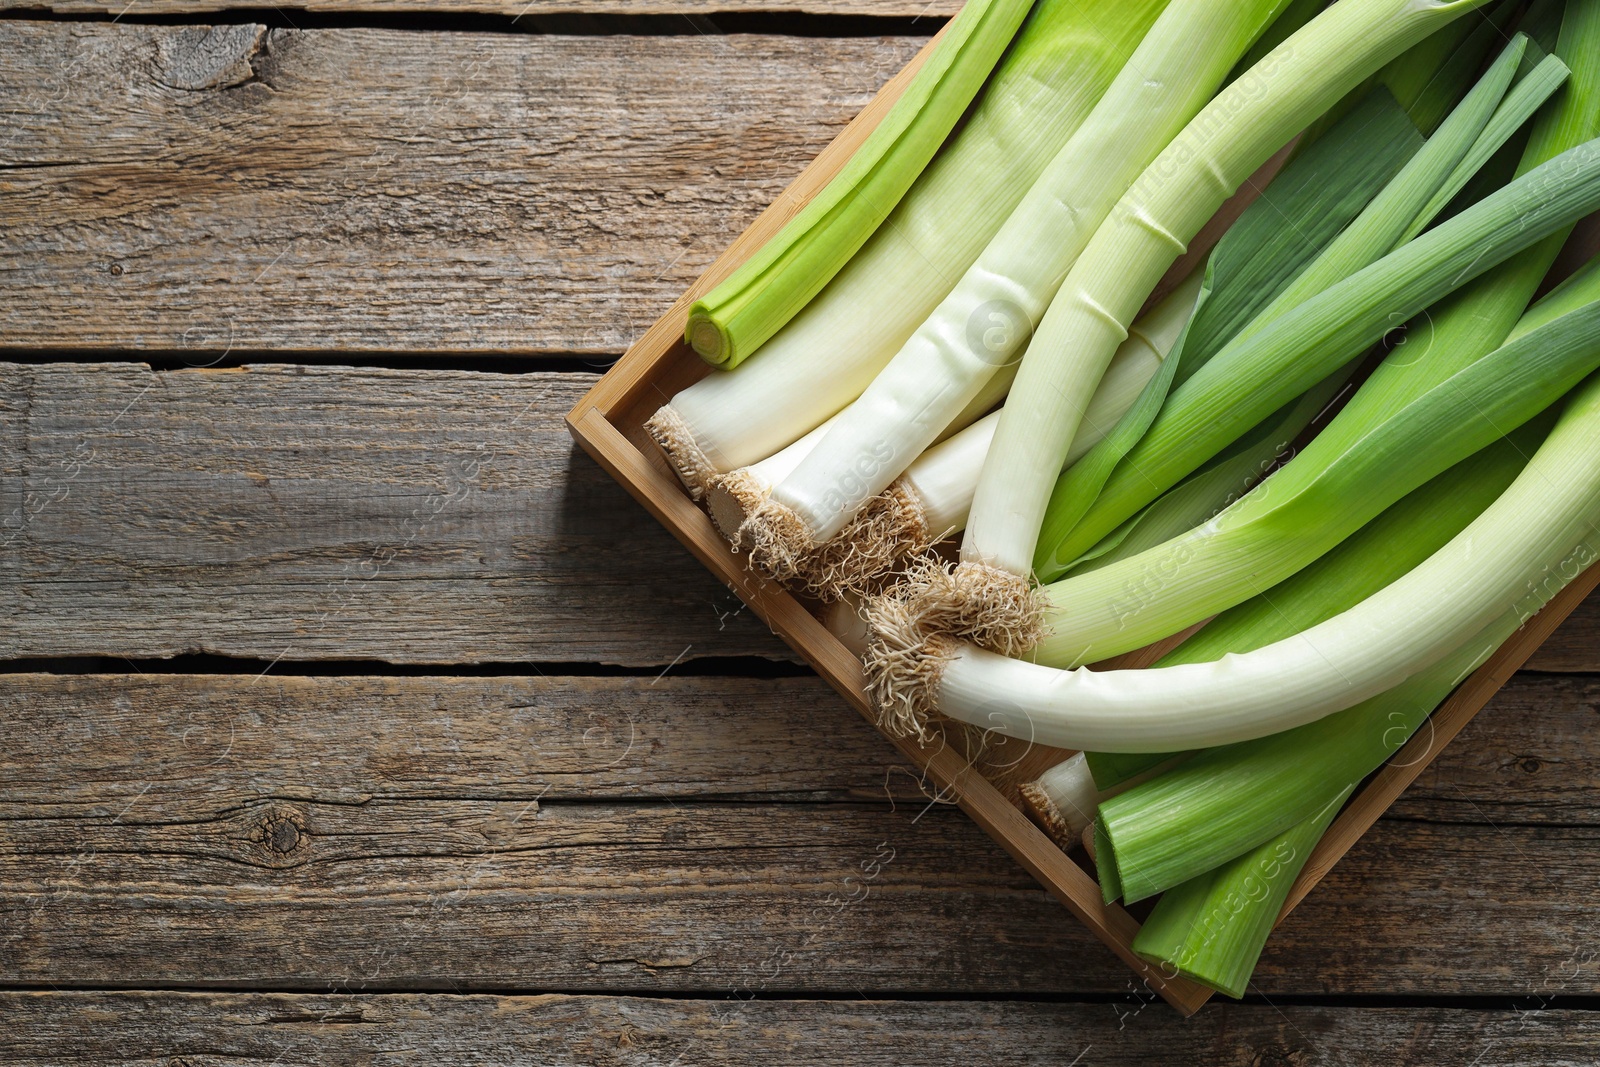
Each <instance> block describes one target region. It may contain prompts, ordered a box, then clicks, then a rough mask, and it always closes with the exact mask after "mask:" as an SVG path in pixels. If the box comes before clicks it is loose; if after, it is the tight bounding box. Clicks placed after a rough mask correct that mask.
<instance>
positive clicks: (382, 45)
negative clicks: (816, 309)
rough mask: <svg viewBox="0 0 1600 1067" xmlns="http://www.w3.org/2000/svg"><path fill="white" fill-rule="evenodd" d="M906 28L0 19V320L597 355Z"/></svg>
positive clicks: (267, 340)
mask: <svg viewBox="0 0 1600 1067" xmlns="http://www.w3.org/2000/svg"><path fill="white" fill-rule="evenodd" d="M933 28H935V27H934V26H932V25H930V31H931V30H932V29H933ZM923 43H924V41H923V39H921V38H916V37H872V38H798V37H774V36H762V35H751V34H728V35H689V36H672V37H626V36H599V37H559V36H539V35H517V34H468V33H437V34H418V33H407V32H398V31H387V30H366V29H339V30H310V31H305V32H300V31H294V30H270V31H269V30H267V29H266V28H264V27H261V26H249V25H242V26H217V27H204V26H197V27H168V26H130V25H122V24H109V23H88V24H85V23H65V22H42V23H30V22H20V21H4V22H0V96H4V97H6V99H8V100H11V101H15V103H13V104H10V105H8V115H7V121H6V127H5V129H4V131H3V133H0V164H3V165H4V166H5V169H4V170H3V173H0V194H3V195H0V232H4V233H5V234H6V241H5V243H4V245H3V246H0V271H4V274H5V277H6V279H7V296H8V299H7V301H6V302H5V305H4V307H3V308H0V328H3V330H4V335H5V343H6V344H7V345H9V346H14V347H17V348H24V349H27V348H44V349H51V350H78V349H87V350H97V349H98V350H102V351H104V350H107V349H121V348H136V349H154V350H165V351H179V352H184V353H188V354H191V355H192V356H193V357H194V358H196V359H201V358H205V357H209V358H215V357H217V356H220V355H221V354H222V353H223V352H227V351H232V352H241V351H259V350H292V351H316V352H331V351H373V350H388V351H396V350H400V351H408V352H418V351H448V352H495V353H520V354H539V353H551V352H557V353H595V354H615V353H617V352H619V351H621V350H622V348H623V347H624V346H625V345H626V344H627V343H628V342H629V341H631V340H632V339H633V338H635V337H637V336H638V335H639V334H640V333H641V332H642V331H643V330H644V328H645V327H646V326H647V325H648V324H649V323H650V322H651V321H652V320H653V319H654V318H655V317H656V315H657V314H659V313H660V311H661V310H662V309H664V308H665V307H667V306H668V305H669V304H670V303H671V302H672V300H673V299H674V298H675V297H676V296H677V295H678V294H679V293H680V292H682V291H683V289H684V288H686V287H687V285H688V284H689V282H690V281H692V280H693V279H694V278H695V276H696V275H697V274H698V273H699V272H700V271H701V270H702V269H703V268H704V267H705V265H706V264H707V263H709V262H710V261H711V259H712V258H713V257H714V256H715V254H716V253H717V252H718V251H719V250H720V249H721V248H722V247H723V246H725V245H726V244H728V242H729V241H730V240H731V239H732V238H733V237H734V235H736V234H738V233H739V231H740V230H742V229H743V228H744V226H745V225H746V224H747V223H748V222H749V221H750V220H751V219H752V218H754V217H755V215H756V214H757V213H758V212H759V211H760V209H761V208H763V207H765V206H766V205H767V204H768V203H769V202H770V201H771V200H772V199H773V198H774V197H775V196H776V195H777V194H778V193H779V192H780V191H781V190H782V189H783V187H784V185H785V184H787V182H788V181H789V179H790V178H792V177H793V176H794V174H796V173H797V172H798V171H799V170H800V169H801V167H802V166H803V165H804V164H805V163H806V162H807V161H808V160H809V159H810V158H811V157H812V156H813V155H815V154H816V153H817V151H818V150H819V149H820V148H821V147H822V146H823V145H824V144H826V143H827V141H828V140H829V139H830V138H831V137H832V136H833V134H834V133H836V132H837V131H838V130H839V129H840V128H842V127H843V126H844V124H845V123H846V122H847V121H848V120H849V119H850V118H851V117H852V116H853V115H854V114H855V113H856V112H857V111H858V110H860V108H861V107H862V105H863V104H865V103H866V102H867V100H868V99H870V97H871V96H872V94H873V92H874V91H875V90H876V89H877V88H878V86H879V85H880V84H882V83H883V82H884V81H885V80H886V79H887V78H888V77H889V76H890V75H892V74H893V73H894V72H895V71H896V70H898V69H899V68H900V67H901V66H902V65H903V64H904V63H905V62H906V60H907V59H909V58H910V57H911V56H912V55H913V54H914V53H915V52H916V50H917V49H918V47H920V46H921V45H922V44H923Z"/></svg>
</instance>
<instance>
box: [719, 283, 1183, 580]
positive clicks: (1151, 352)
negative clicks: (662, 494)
mask: <svg viewBox="0 0 1600 1067" xmlns="http://www.w3.org/2000/svg"><path fill="white" fill-rule="evenodd" d="M1200 279H1201V272H1199V271H1196V272H1194V273H1193V274H1192V275H1191V276H1190V277H1189V278H1187V279H1185V280H1184V282H1183V283H1182V284H1180V285H1179V286H1178V287H1177V288H1176V289H1174V290H1173V291H1172V292H1171V293H1169V294H1168V295H1167V296H1166V297H1165V298H1164V299H1162V301H1161V302H1160V303H1159V304H1157V305H1156V307H1155V308H1153V309H1151V311H1150V313H1149V314H1147V315H1145V316H1144V317H1143V318H1141V319H1140V320H1139V321H1138V322H1135V323H1134V324H1133V328H1132V329H1131V330H1130V331H1129V333H1128V339H1127V340H1126V341H1124V342H1123V343H1122V345H1121V347H1120V348H1118V350H1117V354H1116V356H1115V357H1113V359H1112V361H1111V366H1110V367H1109V368H1108V369H1107V371H1106V375H1105V377H1104V378H1102V379H1101V381H1100V388H1099V389H1097V390H1096V391H1095V395H1094V397H1093V399H1091V400H1090V401H1089V410H1088V412H1087V413H1086V414H1085V416H1084V420H1083V423H1082V424H1081V425H1080V426H1079V427H1078V436H1077V438H1075V439H1074V441H1073V443H1072V448H1071V450H1070V451H1069V452H1068V461H1069V462H1070V461H1071V460H1072V459H1075V458H1077V457H1078V456H1081V455H1083V454H1084V453H1086V452H1087V451H1088V450H1089V449H1091V448H1093V447H1094V446H1095V445H1096V444H1097V443H1098V442H1099V441H1100V440H1101V439H1102V438H1103V437H1104V436H1105V434H1106V433H1107V432H1108V431H1109V430H1110V429H1111V428H1112V427H1113V426H1115V425H1116V424H1117V420H1119V419H1120V418H1122V416H1123V414H1124V413H1126V412H1127V410H1128V409H1129V408H1130V407H1131V406H1132V405H1133V403H1134V401H1135V400H1137V399H1138V398H1139V395H1140V393H1141V392H1142V391H1143V390H1144V387H1145V385H1146V383H1148V382H1149V381H1150V379H1151V378H1152V377H1153V376H1154V375H1155V373H1156V370H1157V369H1158V368H1159V367H1160V366H1161V361H1162V360H1163V359H1164V358H1165V357H1166V354H1167V353H1168V352H1169V351H1171V349H1172V346H1173V345H1174V344H1175V343H1176V342H1177V339H1178V337H1179V336H1180V335H1181V334H1182V333H1183V330H1184V326H1185V323H1187V322H1188V320H1189V315H1190V312H1191V310H1192V309H1193V307H1194V302H1195V296H1196V294H1197V292H1198V291H1199V287H1200ZM1015 375H1016V365H1015V364H1013V365H1012V366H1010V367H1005V368H1002V369H1001V371H1000V372H999V373H998V374H996V375H995V376H994V377H993V378H991V379H989V381H988V383H987V384H986V385H985V386H984V387H983V389H981V390H980V391H979V393H978V396H977V397H976V398H975V399H974V400H973V401H972V403H969V404H968V405H967V407H966V408H965V409H964V410H963V411H962V413H961V414H960V415H959V416H957V417H956V419H955V421H954V422H953V423H952V424H951V428H950V430H947V431H946V435H945V437H944V439H943V440H941V441H940V442H939V443H938V444H935V445H934V446H933V447H932V448H930V449H928V451H926V452H924V453H923V454H922V455H921V456H920V457H918V458H917V461H916V462H915V463H913V464H911V466H910V467H909V468H907V470H906V472H905V473H904V474H902V475H901V476H900V477H899V478H897V479H895V481H894V482H893V483H892V484H891V485H890V486H889V488H888V489H886V490H884V491H883V492H882V493H880V494H879V495H878V496H876V497H874V498H873V499H872V500H871V501H869V502H868V503H867V506H866V507H864V508H862V509H861V511H859V512H858V513H857V514H856V517H855V518H854V519H852V520H850V524H849V525H847V526H846V527H845V528H844V529H843V530H841V531H839V533H837V534H835V535H834V536H833V537H831V538H829V539H828V540H827V541H826V542H824V543H823V544H822V545H820V546H818V547H817V548H815V549H814V550H812V552H810V553H809V554H808V555H807V558H806V559H805V560H804V561H803V562H802V563H801V564H800V565H799V566H798V567H797V568H796V570H797V573H796V575H795V576H794V578H793V579H791V581H792V583H793V584H795V585H796V586H797V587H799V588H800V589H802V590H804V591H805V592H807V593H809V594H811V595H812V596H816V597H819V598H821V599H822V600H825V601H831V600H835V599H837V598H838V597H840V596H843V595H844V594H846V593H850V594H854V595H866V594H867V593H868V592H870V591H872V590H873V589H874V588H875V587H876V586H877V585H878V584H879V583H880V582H881V581H882V579H883V578H884V577H886V576H887V575H888V574H889V573H891V572H892V571H893V570H894V569H895V568H897V567H898V566H899V565H900V564H902V563H903V562H904V561H905V560H906V559H908V558H909V557H911V556H913V555H915V554H917V553H919V552H922V551H924V550H925V549H927V548H929V547H931V546H932V545H933V544H935V543H936V542H938V541H942V540H944V539H945V538H946V537H948V536H950V535H951V534H952V533H955V532H956V531H958V530H960V529H961V527H962V526H963V525H965V523H966V521H967V508H968V507H970V506H971V504H972V494H973V492H974V491H975V490H976V489H977V486H978V474H979V472H980V471H981V470H982V469H983V457H984V454H985V453H986V452H987V451H988V449H989V441H990V439H991V438H992V437H993V436H994V428H995V425H996V424H997V423H998V422H999V417H1000V416H999V413H998V412H992V413H990V414H988V415H986V416H984V417H983V418H981V419H978V421H976V422H973V421H972V419H973V417H974V416H975V415H977V414H978V413H980V412H983V411H986V410H988V409H989V408H990V407H992V406H993V405H994V403H995V402H997V401H998V400H999V399H1001V397H1003V395H1004V393H1005V391H1006V390H1007V389H1009V388H1010V386H1011V380H1012V378H1014V377H1015ZM827 425H828V424H824V426H823V427H819V428H818V429H817V430H814V431H812V432H811V433H809V434H807V435H806V436H805V437H803V438H801V439H800V440H799V441H797V442H795V444H793V445H791V446H789V447H788V448H786V449H784V450H783V451H782V452H780V453H778V454H777V455H776V456H773V457H771V458H769V459H767V460H763V461H762V462H761V463H758V464H753V465H752V466H750V467H747V468H744V469H742V470H738V471H734V472H732V473H731V474H728V475H726V476H724V477H722V478H719V479H717V481H716V482H715V483H714V484H713V487H712V490H711V492H710V493H709V494H708V495H707V504H708V505H709V508H710V511H711V515H712V519H713V521H714V522H716V524H717V527H718V529H719V530H721V531H722V533H723V535H724V536H726V537H729V539H730V540H732V541H733V542H734V545H735V547H740V546H741V545H742V543H743V539H742V537H740V536H738V535H737V534H735V535H732V536H730V535H729V531H730V529H734V527H732V526H731V525H730V524H731V523H733V522H734V521H736V520H737V521H742V520H743V519H744V518H745V517H747V516H749V515H750V514H752V513H754V511H755V510H756V509H757V508H758V507H759V506H760V504H761V502H762V501H763V500H764V499H765V498H766V494H767V493H769V492H771V488H772V486H773V485H775V484H777V483H778V482H779V481H781V480H782V479H783V478H784V477H786V476H787V474H788V472H789V471H792V470H793V469H794V468H795V466H797V465H798V464H799V462H800V460H801V459H803V458H804V457H805V456H806V455H807V454H809V452H810V450H811V449H812V448H813V447H815V445H816V442H817V441H818V440H820V438H821V436H822V434H823V433H825V432H826V426H827ZM951 430H959V432H954V433H952V432H951Z"/></svg>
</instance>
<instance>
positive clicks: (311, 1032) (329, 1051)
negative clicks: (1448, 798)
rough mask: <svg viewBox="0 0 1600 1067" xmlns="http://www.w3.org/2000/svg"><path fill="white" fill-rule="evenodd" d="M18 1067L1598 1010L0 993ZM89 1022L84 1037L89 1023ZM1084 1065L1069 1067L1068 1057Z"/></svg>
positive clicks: (1420, 1055)
mask: <svg viewBox="0 0 1600 1067" xmlns="http://www.w3.org/2000/svg"><path fill="white" fill-rule="evenodd" d="M0 1011H4V1012H5V1014H6V1016H7V1019H8V1021H9V1025H8V1026H7V1027H6V1028H5V1030H4V1032H3V1033H0V1054H3V1055H4V1057H5V1059H6V1062H7V1063H9V1064H13V1065H15V1067H45V1065H48V1067H78V1065H88V1064H93V1065H94V1067H116V1065H122V1064H127V1065H130V1067H131V1065H134V1064H138V1065H140V1067H144V1065H148V1064H167V1065H169V1067H175V1065H177V1064H185V1065H189V1064H194V1065H199V1064H204V1065H206V1067H245V1065H249V1067H259V1065H261V1064H266V1063H273V1062H278V1063H285V1064H289V1063H292V1064H296V1065H303V1064H304V1065H309V1064H330V1065H331V1064H337V1065H339V1067H347V1065H348V1067H357V1065H360V1067H366V1065H370V1064H377V1063H387V1062H391V1061H393V1060H396V1059H403V1061H404V1062H406V1063H410V1064H417V1065H419V1067H431V1065H434V1064H439V1065H446V1064H450V1065H454V1064H460V1063H465V1062H474V1063H477V1062H483V1063H535V1062H537V1063H587V1064H596V1065H623V1064H630V1065H637V1064H666V1063H674V1062H676V1063H720V1064H728V1065H730V1067H739V1065H752V1067H764V1065H766V1064H771V1063H784V1064H794V1065H798V1067H803V1065H810V1064H816V1065H828V1067H833V1065H836V1064H839V1063H852V1064H863V1065H880V1064H883V1065H887V1064H901V1063H916V1064H926V1065H928V1067H939V1065H944V1064H951V1065H963V1067H964V1065H967V1064H971V1063H973V1062H980V1063H1005V1064H1016V1065H1018V1067H1047V1065H1048V1067H1062V1065H1065V1064H1068V1063H1073V1062H1077V1063H1081V1064H1094V1065H1096V1067H1148V1065H1149V1064H1156V1063H1162V1064H1204V1065H1206V1067H1288V1065H1293V1067H1367V1065H1373V1067H1376V1065H1388V1064H1396V1063H1403V1064H1407V1065H1408V1067H1447V1065H1448V1067H1459V1065H1460V1064H1463V1063H1469V1062H1470V1063H1472V1064H1474V1065H1476V1067H1526V1065H1529V1064H1539V1065H1541V1067H1588V1065H1589V1064H1592V1063H1593V1047H1594V1043H1595V1041H1596V1040H1597V1039H1600V1020H1597V1019H1596V1018H1595V1017H1594V1015H1593V1013H1591V1012H1583V1011H1566V1010H1562V1009H1560V1008H1559V1007H1555V1008H1550V1009H1547V1010H1543V1011H1538V1012H1522V1013H1518V1012H1511V1011H1484V1012H1462V1011H1451V1010H1448V1009H1440V1008H1347V1009H1336V1008H1325V1007H1301V1006H1285V1007H1277V1006H1269V1005H1233V1004H1230V1005H1225V1006H1224V1005H1218V1006H1214V1007H1211V1008H1208V1009H1207V1010H1206V1011H1205V1012H1204V1013H1203V1014H1202V1015H1201V1016H1200V1017H1199V1018H1196V1019H1193V1020H1179V1019H1178V1018H1177V1017H1176V1016H1174V1015H1173V1014H1172V1013H1171V1012H1166V1011H1162V1010H1161V1009H1160V1008H1159V1007H1151V1008H1142V1006H1141V1004H1140V1003H1139V1002H1138V1001H1129V1002H1125V1003H1110V1004H1106V1003H1099V1004H1073V1003H1066V1004H1033V1003H1020V1002H1015V1001H1011V1002H1007V1001H998V1002H993V1003H951V1002H937V1001H936V1002H915V1001H903V1000H901V1001H897V1000H875V1001H866V1002H861V1001H855V1002H832V1003H829V1002H817V1001H796V1000H770V1001H753V1002H738V1001H734V1002H729V1001H716V1000H712V1001H703V1000H701V1001H696V1000H657V999H649V998H643V997H598V996H451V997H445V996H428V995H404V994H399V995H388V996H370V995H369V996H360V995H351V994H345V993H337V992H335V993H319V994H313V995H294V994H280V993H266V994H241V993H101V992H93V993H74V992H37V993H9V994H4V995H0ZM86 1024H92V1025H86ZM1075 1057H1076V1059H1075Z"/></svg>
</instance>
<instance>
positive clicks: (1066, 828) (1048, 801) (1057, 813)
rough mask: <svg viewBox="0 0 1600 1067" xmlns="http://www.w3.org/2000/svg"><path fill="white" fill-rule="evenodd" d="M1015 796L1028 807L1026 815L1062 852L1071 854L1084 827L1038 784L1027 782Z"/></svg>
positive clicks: (1081, 835)
mask: <svg viewBox="0 0 1600 1067" xmlns="http://www.w3.org/2000/svg"><path fill="white" fill-rule="evenodd" d="M1017 794H1018V795H1019V796H1021V797H1022V802H1023V803H1024V804H1026V805H1027V806H1028V815H1029V816H1030V817H1031V818H1032V819H1033V821H1034V822H1035V823H1036V824H1038V827H1039V829H1041V830H1043V831H1044V833H1045V836H1046V837H1048V838H1049V839H1050V840H1051V841H1054V842H1055V845H1056V847H1057V848H1059V849H1060V850H1061V851H1063V852H1071V851H1072V850H1073V849H1074V848H1076V847H1077V846H1078V843H1079V840H1080V839H1081V838H1082V837H1083V830H1084V826H1086V825H1088V824H1087V823H1085V824H1084V826H1080V825H1077V824H1075V823H1074V822H1073V821H1072V820H1071V819H1069V818H1068V817H1067V813H1066V812H1065V811H1063V810H1062V809H1061V806H1060V805H1059V804H1057V803H1056V802H1055V798H1053V797H1052V796H1051V795H1050V794H1049V793H1048V792H1046V791H1045V789H1044V787H1043V786H1041V785H1040V784H1039V783H1038V782H1027V783H1024V784H1023V785H1020V786H1018V787H1017Z"/></svg>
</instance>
